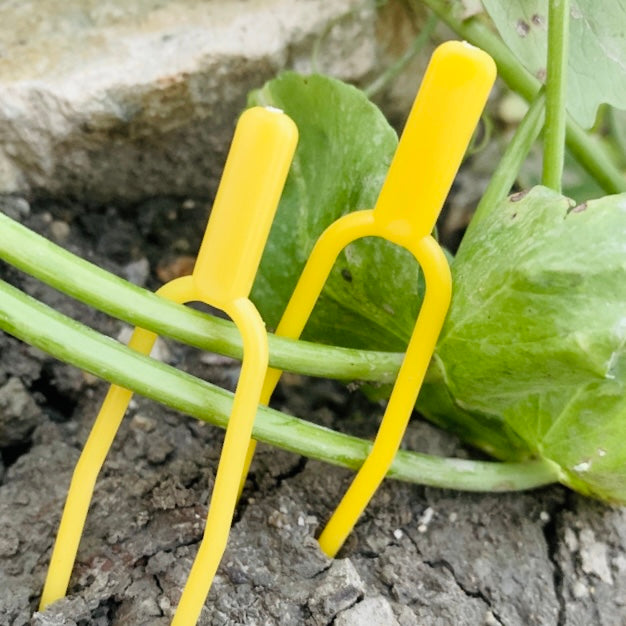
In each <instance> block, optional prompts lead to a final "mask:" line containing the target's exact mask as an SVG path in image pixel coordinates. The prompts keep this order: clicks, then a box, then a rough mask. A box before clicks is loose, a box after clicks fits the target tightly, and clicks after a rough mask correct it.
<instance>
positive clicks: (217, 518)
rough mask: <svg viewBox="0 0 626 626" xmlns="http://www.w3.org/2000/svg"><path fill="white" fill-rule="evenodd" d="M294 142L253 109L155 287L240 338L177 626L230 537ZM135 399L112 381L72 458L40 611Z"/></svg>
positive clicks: (68, 557) (145, 348) (200, 595)
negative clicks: (186, 253) (223, 317)
mask: <svg viewBox="0 0 626 626" xmlns="http://www.w3.org/2000/svg"><path fill="white" fill-rule="evenodd" d="M297 138H298V133H297V129H296V126H295V124H294V123H293V122H292V121H291V119H290V118H289V117H287V116H286V115H285V114H283V113H282V112H281V111H278V110H277V109H271V108H262V107H256V108H253V109H249V110H247V111H246V112H245V113H244V114H243V115H242V116H241V118H240V120H239V123H238V124H237V128H236V131H235V135H234V137H233V142H232V145H231V149H230V152H229V155H228V159H227V161H226V165H225V167H224V172H223V175H222V179H221V182H220V186H219V189H218V192H217V195H216V198H215V203H214V205H213V209H212V212H211V216H210V219H209V223H208V226H207V229H206V232H205V235H204V239H203V241H202V245H201V247H200V251H199V253H198V258H197V261H196V264H195V268H194V270H193V273H192V275H191V276H185V277H182V278H177V279H175V280H173V281H171V282H169V283H167V284H166V285H164V286H163V287H161V289H159V291H158V292H157V293H158V294H159V295H160V296H162V297H164V298H167V299H169V300H173V301H175V302H179V303H184V302H190V301H201V302H205V303H207V304H209V305H211V306H214V307H217V308H219V309H222V310H223V311H224V312H225V313H227V314H228V315H229V316H230V317H231V319H232V320H233V321H234V322H235V324H236V326H237V327H238V328H239V330H240V332H241V335H242V338H243V361H242V367H241V374H240V377H239V382H238V384H237V389H236V392H235V397H234V400H233V405H232V411H231V415H230V420H229V423H228V428H227V429H226V433H225V436H224V445H223V448H222V454H221V457H220V461H219V465H218V468H217V474H216V478H215V486H214V488H213V495H212V498H211V502H210V506H209V513H208V517H207V522H206V528H205V532H204V537H203V539H202V541H201V543H200V547H199V550H198V554H197V556H196V558H195V560H194V563H193V566H192V568H191V572H190V574H189V578H188V580H187V583H186V585H185V588H184V590H183V593H182V596H181V599H180V603H179V605H178V609H177V611H176V614H175V616H174V620H173V622H172V623H173V624H176V625H178V626H181V625H185V626H188V625H192V624H195V623H196V621H197V619H198V616H199V615H200V612H201V610H202V606H203V604H204V601H205V599H206V596H207V594H208V592H209V589H210V587H211V583H212V581H213V577H214V575H215V572H216V570H217V567H218V565H219V562H220V560H221V558H222V555H223V553H224V550H225V548H226V543H227V540H228V534H229V530H230V525H231V523H232V517H233V512H234V509H235V505H236V501H237V488H238V485H239V478H240V476H241V475H242V472H243V470H244V463H245V458H246V450H247V449H248V445H249V442H250V437H251V433H252V426H253V423H254V417H255V415H256V411H257V407H258V404H259V396H260V393H261V387H262V384H263V379H264V377H265V374H266V371H267V363H268V346H267V334H266V331H265V326H264V324H263V321H262V320H261V317H260V315H259V313H258V312H257V310H256V308H255V307H254V305H253V304H252V302H250V300H249V299H248V295H249V293H250V289H251V287H252V283H253V280H254V277H255V274H256V271H257V268H258V264H259V261H260V258H261V254H262V251H263V248H264V246H265V242H266V240H267V236H268V234H269V230H270V226H271V223H272V220H273V218H274V214H275V212H276V208H277V206H278V201H279V199H280V195H281V193H282V189H283V186H284V183H285V179H286V177H287V172H288V170H289V166H290V164H291V160H292V157H293V153H294V151H295V147H296V143H297ZM155 339H156V335H155V334H154V333H152V332H149V331H147V330H144V329H141V328H137V329H135V331H134V333H133V336H132V338H131V340H130V343H129V345H130V347H131V348H133V349H135V350H137V351H138V352H141V353H143V354H149V353H150V351H151V349H152V346H153V344H154V341H155ZM131 396H132V392H131V391H129V390H127V389H124V388H121V387H118V386H116V385H112V386H111V388H110V389H109V392H108V394H107V396H106V398H105V400H104V403H103V405H102V408H101V410H100V413H99V414H98V417H97V418H96V422H95V424H94V426H93V428H92V430H91V433H90V435H89V438H88V439H87V442H86V444H85V447H84V449H83V452H82V454H81V456H80V458H79V460H78V463H77V465H76V468H75V470H74V475H73V477H72V481H71V485H70V488H69V491H68V495H67V500H66V503H65V508H64V511H63V515H62V518H61V523H60V526H59V532H58V535H57V539H56V542H55V545H54V549H53V552H52V558H51V562H50V568H49V570H48V575H47V578H46V582H45V586H44V590H43V593H42V597H41V609H44V608H45V607H46V606H47V605H48V604H50V603H51V602H54V601H55V600H57V599H59V598H61V597H63V596H64V595H65V593H66V591H67V586H68V583H69V579H70V575H71V571H72V567H73V564H74V560H75V557H76V552H77V549H78V544H79V541H80V536H81V534H82V530H83V527H84V523H85V518H86V516H87V510H88V508H89V502H90V500H91V495H92V493H93V489H94V486H95V482H96V478H97V476H98V473H99V471H100V468H101V467H102V464H103V463H104V459H105V457H106V455H107V453H108V450H109V448H110V447H111V444H112V443H113V439H114V437H115V434H116V432H117V430H118V428H119V425H120V423H121V420H122V418H123V416H124V413H125V411H126V408H127V407H128V403H129V401H130V398H131Z"/></svg>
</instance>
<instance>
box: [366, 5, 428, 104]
mask: <svg viewBox="0 0 626 626" xmlns="http://www.w3.org/2000/svg"><path fill="white" fill-rule="evenodd" d="M438 23H439V20H438V19H437V17H436V16H435V15H432V14H431V15H430V16H429V18H428V21H427V22H426V24H425V25H424V28H423V29H422V30H421V32H420V33H419V35H417V37H416V38H415V39H414V40H413V43H412V44H411V47H410V48H409V49H408V50H407V51H406V52H405V53H404V54H403V55H402V56H401V57H400V58H399V59H398V60H397V61H396V62H395V63H393V64H392V65H391V66H390V67H388V68H387V69H386V70H385V71H384V72H383V73H382V74H381V75H380V76H378V77H377V78H376V79H375V80H374V81H372V82H371V83H370V84H369V85H367V86H366V87H364V88H363V93H365V95H366V96H367V97H368V98H371V97H373V96H375V95H376V94H377V93H378V92H379V91H381V90H382V89H384V88H385V86H386V85H387V84H388V83H389V82H391V81H392V80H393V79H394V78H395V77H396V76H397V75H398V74H399V73H400V72H401V71H402V70H403V69H404V67H405V66H406V64H407V63H408V62H409V61H410V60H411V59H412V58H413V57H414V56H416V55H417V54H419V53H420V51H421V50H422V48H423V47H424V45H425V44H426V42H427V41H428V40H429V39H430V36H431V35H432V34H433V31H434V30H435V28H436V27H437V24H438Z"/></svg>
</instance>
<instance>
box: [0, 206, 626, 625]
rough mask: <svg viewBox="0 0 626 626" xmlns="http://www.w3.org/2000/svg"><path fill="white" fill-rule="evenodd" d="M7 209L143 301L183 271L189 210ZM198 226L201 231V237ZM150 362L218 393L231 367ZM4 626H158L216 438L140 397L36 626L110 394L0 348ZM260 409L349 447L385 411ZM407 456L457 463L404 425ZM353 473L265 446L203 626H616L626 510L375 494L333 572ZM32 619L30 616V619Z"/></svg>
mask: <svg viewBox="0 0 626 626" xmlns="http://www.w3.org/2000/svg"><path fill="white" fill-rule="evenodd" d="M0 208H2V210H4V211H5V212H7V213H9V214H10V215H12V216H14V217H19V218H20V219H21V220H23V221H24V222H25V223H26V224H27V225H29V226H30V227H32V228H34V229H36V230H38V231H39V232H41V233H43V234H45V235H46V236H47V237H50V238H51V239H53V240H56V241H58V242H59V243H61V244H62V245H64V246H66V247H68V248H70V249H71V250H73V251H75V252H78V253H80V254H81V255H82V256H84V257H87V258H89V259H90V260H95V261H96V262H98V263H99V264H101V265H104V266H105V267H107V268H108V269H111V270H113V271H115V272H117V273H118V274H120V275H125V276H127V277H131V278H133V279H134V280H135V281H137V282H139V283H145V284H146V285H147V286H149V287H150V288H154V287H155V286H156V285H157V284H158V278H157V276H161V278H162V279H163V280H166V279H167V278H168V272H172V271H176V267H177V264H182V266H183V267H184V265H185V263H186V262H187V261H185V258H184V257H185V256H186V255H188V254H192V253H193V250H195V249H196V248H197V244H198V241H199V238H200V230H199V229H201V228H203V227H204V223H205V221H206V214H207V207H206V206H205V205H204V204H203V203H192V202H190V201H187V202H185V203H182V202H180V201H174V200H172V201H169V200H160V201H152V202H147V203H144V204H143V205H141V206H138V207H133V208H132V209H126V210H124V211H122V210H119V209H116V208H112V207H108V208H104V209H92V210H88V211H82V210H81V211H79V210H78V209H82V207H76V206H72V205H68V206H59V205H58V204H51V203H39V204H34V205H33V206H31V207H29V205H28V204H27V203H26V202H24V201H21V200H18V199H6V198H5V199H3V200H2V201H1V207H0ZM198 225H200V226H198ZM0 273H1V274H2V277H3V278H7V279H8V280H10V282H12V283H14V284H17V285H19V286H21V287H22V288H24V289H25V290H26V291H28V292H29V293H31V294H32V295H35V296H37V297H39V298H42V299H45V300H46V301H47V302H49V303H51V304H52V305H53V306H55V307H56V308H58V309H60V310H62V311H63V312H64V313H67V314H70V315H72V316H73V317H76V318H78V319H80V320H81V321H84V322H87V323H89V324H90V325H92V326H95V327H97V328H99V329H100V330H102V331H104V332H107V333H109V334H111V335H112V336H118V335H119V333H120V331H121V326H120V324H118V323H117V322H116V321H113V320H110V319H108V318H106V316H104V315H102V314H98V313H93V312H90V311H89V310H87V309H86V308H85V307H82V306H78V305H76V304H75V303H73V302H71V301H69V300H68V299H66V298H65V297H62V296H60V295H58V294H56V293H54V292H52V291H50V290H49V289H47V288H44V287H42V286H41V285H40V284H38V283H37V282H36V281H34V280H32V279H28V278H25V277H24V276H22V275H20V274H19V273H18V272H16V271H15V270H12V269H10V268H8V267H6V266H1V267H0ZM161 347H162V351H161V354H162V356H163V357H164V358H165V359H166V360H168V361H169V362H171V363H173V364H175V365H176V366H177V367H181V368H184V369H186V370H188V371H191V372H193V373H195V374H197V375H199V376H202V377H204V378H207V379H211V380H213V381H215V382H218V383H220V384H222V385H224V386H230V387H232V385H233V383H234V381H235V380H236V375H237V369H236V365H235V364H233V363H231V362H230V361H228V360H225V359H222V358H220V357H214V356H210V355H206V354H205V355H203V354H199V353H198V352H197V351H195V350H192V349H188V348H186V347H182V346H179V345H177V344H174V343H172V342H163V343H162V344H161ZM0 355H1V358H0V453H1V456H0V459H1V460H0V624H3V625H4V624H6V625H21V624H37V625H39V626H44V625H47V626H52V625H61V624H68V625H71V624H85V625H86V624H103V625H104V624H128V625H136V624H155V625H158V624H167V623H169V620H170V618H171V615H172V607H173V606H175V605H176V603H177V600H178V597H179V593H180V589H181V586H182V584H183V583H184V580H185V577H186V575H187V572H188V570H189V567H190V564H191V561H192V559H193V557H194V555H195V552H196V548H197V543H198V541H199V539H200V536H201V532H202V528H203V520H204V518H205V515H206V505H207V500H208V497H209V495H210V489H211V485H212V480H213V476H214V470H215V467H216V464H217V460H218V457H219V451H220V444H221V436H222V432H221V431H220V430H219V429H217V428H213V427H211V426H207V425H205V424H202V423H200V422H198V421H196V420H194V419H191V418H187V417H185V416H181V415H179V414H176V413H174V412H172V411H170V410H168V409H166V408H163V407H161V406H158V405H156V404H154V403H153V402H150V401H147V400H144V399H141V398H136V399H135V401H133V404H132V406H131V410H130V411H129V413H128V415H127V417H126V419H125V420H124V423H123V426H122V428H121V431H120V433H119V435H118V437H117V440H116V443H115V445H114V447H113V450H112V452H111V454H110V456H109V458H108V460H107V463H106V465H105V468H104V470H103V472H102V474H101V477H100V480H99V482H98V485H97V488H96V493H95V497H94V501H93V505H92V508H91V511H90V515H89V518H88V520H87V526H86V529H85V534H84V535H83V539H82V542H81V546H80V550H79V554H78V561H77V564H76V566H75V569H74V574H73V577H72V580H71V584H70V590H69V596H68V597H67V598H66V599H64V600H62V601H60V602H58V603H56V604H55V605H53V606H51V607H50V608H49V609H48V610H47V611H46V612H45V613H43V614H39V613H36V614H34V611H35V609H36V606H37V602H38V596H39V594H40V591H41V587H42V584H43V579H44V576H45V571H46V567H47V564H48V561H49V556H50V549H51V545H52V541H53V537H54V534H55V530H56V526H57V523H58V520H59V516H60V512H61V508H62V504H63V500H64V494H65V490H66V488H67V484H68V481H69V478H70V475H71V471H72V468H73V465H74V463H75V461H76V459H77V457H78V454H79V450H80V448H81V444H82V442H83V441H84V439H85V437H86V434H87V432H88V430H89V428H90V426H91V424H92V422H93V419H94V417H95V414H96V412H97V409H98V406H99V404H100V401H101V399H102V396H103V394H104V392H105V390H106V386H105V385H104V384H102V383H100V382H98V381H96V380H94V379H93V378H91V377H89V376H87V375H84V374H82V373H81V372H79V371H77V370H75V369H73V368H71V367H69V366H65V365H63V364H60V363H58V362H56V361H55V360H53V359H52V358H50V357H48V356H46V355H44V354H43V353H41V352H39V351H37V350H35V349H32V348H29V347H27V346H25V345H23V344H21V343H20V342H18V341H17V340H14V339H13V338H11V337H8V336H6V335H0ZM275 405H276V406H277V407H278V408H283V409H285V410H287V411H289V412H292V413H294V414H296V415H299V416H306V417H308V418H310V419H313V420H316V421H318V422H320V423H323V424H325V425H328V426H331V427H333V428H337V429H339V430H344V431H348V432H351V433H354V434H358V435H360V436H364V437H367V436H372V435H373V434H374V433H375V430H376V423H377V422H376V418H377V417H378V416H380V412H381V411H380V407H379V406H377V405H372V404H369V403H368V402H367V401H366V400H364V399H363V398H362V397H361V396H360V395H359V394H358V392H352V393H351V392H349V391H347V390H346V389H345V388H344V387H342V386H341V385H338V384H335V383H331V382H327V381H313V380H308V379H302V378H299V377H294V376H288V377H285V383H284V384H283V385H282V386H281V387H280V388H279V390H278V392H277V394H276V397H275ZM406 444H407V446H409V447H411V448H413V449H419V450H422V451H430V452H433V453H441V454H464V453H465V451H464V450H463V449H461V448H460V447H459V445H458V442H456V441H455V440H453V439H451V438H449V437H447V436H446V435H443V434H442V433H440V432H439V431H436V430H435V429H433V428H431V427H430V426H428V425H427V424H424V423H421V422H419V421H417V420H416V421H414V422H413V423H412V425H411V427H410V430H409V433H408V435H407V438H406ZM350 476H351V474H350V472H348V471H343V470H339V469H337V468H334V467H331V466H326V465H323V464H320V463H318V462H313V461H309V460H307V459H304V458H301V457H298V456H296V455H294V454H291V453H287V452H283V451H280V450H274V449H270V448H269V447H265V446H261V447H260V449H259V453H258V454H257V457H256V460H255V462H254V465H253V468H252V472H251V475H250V478H249V480H248V482H247V485H246V489H245V491H244V495H243V498H242V500H241V504H240V506H239V508H238V511H237V516H236V520H235V523H234V525H233V529H232V532H231V535H230V542H229V547H228V550H227V553H226V555H225V557H224V559H223V561H222V564H221V567H220V569H219V573H218V576H217V577H216V579H215V582H214V585H213V588H212V590H211V593H210V595H209V598H208V600H207V603H206V606H205V609H204V611H203V614H202V618H201V624H205V625H209V624H210V625H218V624H245V625H252V624H268V625H270V624H284V625H290V624H293V625H296V624H312V625H325V624H335V625H336V626H360V625H365V624H367V625H368V626H373V625H377V624H381V625H392V626H393V625H394V624H401V625H402V626H408V625H411V624H420V625H441V626H444V625H448V624H450V625H460V626H464V625H468V626H469V625H480V624H486V625H497V624H504V625H507V626H518V625H519V626H522V625H524V626H526V625H534V624H541V625H544V624H545V625H550V626H552V625H554V626H589V625H592V624H593V625H595V624H597V625H601V626H619V625H624V624H626V510H624V509H614V508H610V507H606V506H603V505H601V504H598V503H596V502H593V501H590V500H587V499H584V498H582V497H579V496H577V495H575V494H572V493H570V492H567V491H566V490H565V489H562V488H560V487H553V488H549V489H544V490H540V491H536V492H532V493H524V494H510V495H479V494H463V493H454V492H449V491H442V490H436V489H430V488H423V487H419V486H414V485H407V484H402V483H399V482H394V481H391V480H390V481H387V482H385V484H384V485H383V487H382V488H381V489H380V491H379V492H378V494H377V495H376V497H375V498H374V500H373V502H372V503H371V505H370V506H369V508H368V509H367V511H366V513H365V515H364V516H363V518H362V520H361V521H360V523H359V524H358V526H357V528H356V530H355V532H354V533H353V535H352V536H351V537H350V539H349V541H348V542H347V544H346V546H345V547H344V549H343V550H342V552H341V553H340V555H339V558H338V559H336V560H335V561H330V560H328V559H326V558H325V557H324V556H323V555H322V554H321V552H320V551H319V549H318V547H317V543H316V541H315V537H316V533H317V532H319V530H320V527H321V524H323V522H324V521H325V520H326V519H327V517H328V515H329V513H330V511H331V510H332V508H333V507H334V506H335V505H336V503H337V502H338V501H339V499H340V496H341V494H342V493H343V492H344V490H345V488H346V486H347V484H348V482H349V480H350ZM33 614H34V616H33Z"/></svg>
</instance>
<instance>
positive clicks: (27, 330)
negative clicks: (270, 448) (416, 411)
mask: <svg viewBox="0 0 626 626" xmlns="http://www.w3.org/2000/svg"><path fill="white" fill-rule="evenodd" d="M0 328H1V329H3V330H5V331H6V332H8V333H11V334H12V335H15V336H16V337H18V338H20V339H22V340H23V341H26V342H28V343H29V344H31V345H34V346H36V347H38V348H41V349H42V350H45V351H46V352H48V353H49V354H51V355H52V356H54V357H56V358H58V359H60V360H62V361H66V362H67V363H70V364H72V365H74V366H76V367H80V368H81V369H84V370H86V371H88V372H91V373H92V374H95V375H96V376H100V377H101V378H104V379H106V380H108V381H109V382H112V383H115V384H117V385H120V386H122V387H126V388H128V389H132V390H133V391H136V392H137V393H140V394H142V395H144V396H146V397H148V398H151V399H153V400H156V401H157V402H161V403H163V404H167V405H168V406H170V407H172V408H175V409H177V410H179V411H181V412H184V413H187V414H189V415H192V416H193V417H196V418H198V419H201V420H203V421H205V422H208V423H210V424H214V425H216V426H220V427H222V428H225V427H226V425H227V423H228V415H229V414H230V409H231V404H232V394H231V393H229V392H227V391H224V390H223V389H220V388H219V387H215V386H214V385H211V384H210V383H207V382H205V381H202V380H199V379H198V378H195V377H193V376H190V375H189V374H185V373H184V372H180V371H178V370H176V369H175V368H173V367H170V366H169V365H165V364H163V363H160V362H158V361H155V360H154V359H150V358H149V357H145V356H143V355H141V354H139V353H137V352H135V351H133V350H130V349H129V348H127V347H126V346H123V345H121V344H119V343H118V342H116V341H112V340H111V339H110V338H108V337H104V336H102V335H100V334H99V333H97V332H96V331H94V330H92V329H90V328H87V327H85V326H83V325H82V324H79V323H78V322H76V321H74V320H71V319H70V318H67V317H65V316H64V315H62V314H61V313H58V312H57V311H54V310H53V309H51V308H49V307H47V306H46V305H44V304H42V303H41V302H38V301H37V300H35V299H33V298H31V297H30V296H27V295H26V294H24V293H22V292H21V291H19V290H18V289H16V288H15V287H12V286H11V285H9V284H7V283H5V282H4V281H0ZM253 435H254V438H255V439H257V440H258V441H264V442H266V443H269V444H271V445H274V446H278V447H280V448H283V449H285V450H290V451H292V452H295V453H298V454H302V455H304V456H307V457H310V458H314V459H318V460H321V461H325V462H327V463H332V464H334V465H339V466H343V467H347V468H351V469H357V468H358V467H360V465H361V464H362V463H363V461H364V459H365V458H366V457H367V455H368V454H369V451H370V448H371V445H372V444H371V442H370V441H365V440H363V439H359V438H357V437H351V436H349V435H344V434H341V433H338V432H335V431H333V430H330V429H328V428H324V427H322V426H317V425H315V424H311V423H309V422H306V421H304V420H301V419H298V418H295V417H291V416H289V415H285V414H283V413H280V412H279V411H275V410H272V409H268V408H265V407H259V411H258V413H257V417H256V421H255V425H254V431H253ZM387 476H388V477H391V478H397V479H399V480H405V481H409V482H414V483H418V484H422V485H430V486H433V487H443V488H451V489H459V490H465V491H517V490H522V489H531V488H534V487H540V486H543V485H547V484H550V483H553V482H556V481H558V470H557V469H556V468H555V466H554V465H553V464H552V463H549V462H546V461H529V462H525V463H499V462H489V461H471V460H465V459H446V458H441V457H435V456H430V455H426V454H418V453H416V452H407V451H404V450H402V451H400V452H398V454H397V456H396V458H395V460H394V462H393V465H392V467H391V469H390V471H389V473H388V474H387Z"/></svg>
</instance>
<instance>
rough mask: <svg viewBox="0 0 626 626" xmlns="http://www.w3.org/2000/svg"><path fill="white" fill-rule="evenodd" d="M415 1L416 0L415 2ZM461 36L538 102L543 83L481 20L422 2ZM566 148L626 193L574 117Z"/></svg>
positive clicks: (432, 0)
mask: <svg viewBox="0 0 626 626" xmlns="http://www.w3.org/2000/svg"><path fill="white" fill-rule="evenodd" d="M413 1H414V2H416V1H417V0H413ZM420 2H422V4H425V5H426V6H428V7H429V8H430V9H431V10H432V11H433V13H435V15H437V16H438V17H439V19H441V21H442V22H445V23H446V24H447V25H448V26H449V27H450V28H452V30H454V31H455V32H456V33H457V34H458V35H460V36H461V37H463V38H464V39H466V40H467V41H469V42H470V43H471V44H473V45H475V46H478V47H479V48H482V49H483V50H485V52H488V53H489V54H490V55H491V56H492V57H493V58H494V60H495V62H496V65H497V66H498V75H499V76H500V78H502V80H503V81H504V82H505V83H506V84H507V86H508V87H509V88H510V89H512V90H513V91H516V92H517V93H519V94H520V95H521V96H522V97H523V98H524V99H525V100H527V101H528V102H531V101H533V100H534V99H535V96H536V95H537V92H538V91H539V89H540V87H541V83H540V82H539V81H538V80H537V79H536V78H535V77H534V76H533V75H532V74H531V73H530V72H528V70H526V68H524V67H523V66H522V64H521V63H520V62H519V61H518V60H517V59H516V58H515V55H514V54H513V53H512V52H511V50H509V48H507V46H506V44H504V42H503V41H502V40H501V39H500V38H499V37H498V36H497V35H496V34H495V33H493V32H492V31H491V30H490V29H489V27H488V26H487V25H486V24H484V23H483V22H481V21H480V20H479V19H476V18H470V19H468V20H461V19H458V18H457V17H456V15H455V10H456V7H458V3H456V2H449V1H448V0H420ZM566 130H567V147H568V148H569V149H570V152H571V153H572V155H573V156H574V157H575V158H576V159H577V160H578V162H579V163H580V164H581V165H582V166H583V167H584V168H585V170H587V172H589V174H591V176H593V178H594V179H595V180H596V181H597V182H598V183H599V184H600V185H601V186H602V187H603V188H604V189H605V190H606V191H607V193H622V192H626V177H624V174H623V172H622V171H621V170H620V168H619V167H618V166H617V165H616V164H615V163H614V162H613V160H612V158H611V156H610V155H609V153H608V152H607V150H606V149H605V148H604V147H603V146H602V145H601V144H600V143H599V141H598V140H597V138H596V137H594V136H592V135H589V134H588V133H587V132H585V131H584V130H583V129H582V128H581V127H580V125H579V124H577V123H576V122H574V121H573V120H572V119H571V118H568V119H567V122H566Z"/></svg>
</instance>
